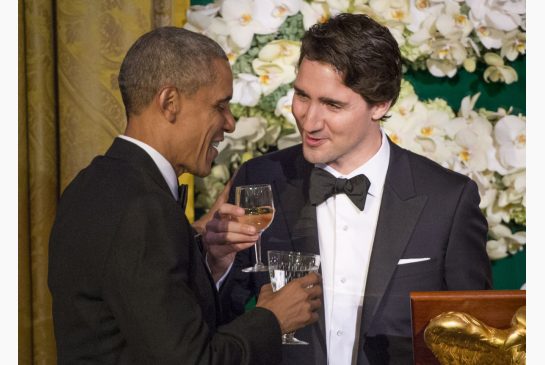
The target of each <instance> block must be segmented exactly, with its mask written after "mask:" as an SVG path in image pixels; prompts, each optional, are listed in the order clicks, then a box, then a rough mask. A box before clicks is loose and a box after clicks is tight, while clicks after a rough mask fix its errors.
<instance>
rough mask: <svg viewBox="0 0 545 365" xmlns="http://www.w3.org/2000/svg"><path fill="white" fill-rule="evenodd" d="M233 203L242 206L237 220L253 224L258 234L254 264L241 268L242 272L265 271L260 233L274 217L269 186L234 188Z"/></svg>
mask: <svg viewBox="0 0 545 365" xmlns="http://www.w3.org/2000/svg"><path fill="white" fill-rule="evenodd" d="M235 203H236V205H238V206H239V207H242V208H244V211H245V214H244V216H242V217H239V218H238V220H239V222H242V223H245V224H250V225H252V226H254V227H255V228H256V229H257V231H258V234H259V237H258V239H257V242H256V243H255V246H254V251H255V265H254V266H250V267H247V268H245V269H243V270H242V271H244V272H260V271H267V266H266V265H265V264H263V262H262V261H261V233H262V232H263V231H264V230H265V229H267V228H268V227H269V225H270V224H271V222H272V220H273V217H274V203H273V195H272V189H271V186H270V185H268V184H262V185H243V186H237V187H236V189H235Z"/></svg>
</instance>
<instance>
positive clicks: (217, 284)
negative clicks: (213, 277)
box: [204, 252, 235, 291]
mask: <svg viewBox="0 0 545 365" xmlns="http://www.w3.org/2000/svg"><path fill="white" fill-rule="evenodd" d="M204 259H205V260H204V262H205V263H206V268H207V269H208V271H209V272H210V274H212V270H210V266H208V252H207V253H206V256H205V258H204ZM234 262H235V260H233V261H232V262H231V264H230V265H229V267H228V268H227V270H225V272H224V273H223V275H222V276H221V278H219V280H218V281H217V282H216V289H217V290H218V291H219V290H220V288H221V286H222V285H223V282H224V281H225V279H226V278H227V275H229V272H230V271H231V268H232V267H233V263H234Z"/></svg>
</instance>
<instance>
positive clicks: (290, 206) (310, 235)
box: [274, 153, 327, 364]
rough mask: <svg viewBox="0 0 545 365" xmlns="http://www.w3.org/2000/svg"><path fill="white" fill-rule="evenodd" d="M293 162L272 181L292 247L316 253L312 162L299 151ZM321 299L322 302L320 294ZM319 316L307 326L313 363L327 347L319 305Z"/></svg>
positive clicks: (321, 359) (323, 357)
mask: <svg viewBox="0 0 545 365" xmlns="http://www.w3.org/2000/svg"><path fill="white" fill-rule="evenodd" d="M293 166H294V171H291V172H290V173H287V174H286V173H284V174H283V176H287V178H286V180H276V181H275V182H274V185H275V187H276V189H277V196H278V197H279V204H280V207H281V209H282V212H283V214H282V216H283V217H284V218H285V224H286V227H287V228H288V232H289V236H290V238H291V242H292V247H293V250H294V251H299V252H309V253H316V254H319V253H320V243H319V241H318V226H317V222H316V207H315V206H313V205H311V204H310V202H309V199H308V191H309V180H310V172H311V171H312V169H313V167H314V166H313V165H312V164H310V163H308V162H307V161H305V159H304V157H303V154H302V153H300V154H298V155H297V157H296V160H295V161H294V163H293ZM320 272H321V268H320ZM322 303H324V298H323V296H322ZM319 316H320V318H319V320H318V323H316V324H314V325H312V326H310V328H309V330H310V332H311V336H312V339H311V340H310V341H311V346H312V347H313V350H314V361H315V362H316V364H326V362H327V350H326V343H325V314H324V307H323V305H322V307H321V308H320V310H319ZM296 336H297V333H296Z"/></svg>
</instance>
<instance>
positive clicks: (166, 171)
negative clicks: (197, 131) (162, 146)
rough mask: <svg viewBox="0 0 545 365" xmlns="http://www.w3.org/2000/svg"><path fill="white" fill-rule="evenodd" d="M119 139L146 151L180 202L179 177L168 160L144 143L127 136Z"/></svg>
mask: <svg viewBox="0 0 545 365" xmlns="http://www.w3.org/2000/svg"><path fill="white" fill-rule="evenodd" d="M117 137H119V138H122V139H124V140H126V141H129V142H132V143H134V144H135V145H137V146H138V147H140V148H142V149H143V150H144V151H146V153H147V154H148V155H149V156H150V157H151V159H152V160H153V162H155V164H156V165H157V168H158V169H159V171H161V175H163V178H164V179H165V181H166V183H167V184H168V187H169V188H170V191H171V192H172V195H173V196H174V199H176V200H178V177H177V176H176V172H175V171H174V168H173V167H172V165H171V164H170V162H168V160H167V159H166V158H165V157H164V156H163V155H161V154H160V153H159V152H157V150H156V149H155V148H153V147H151V146H150V145H148V144H146V143H144V142H142V141H139V140H137V139H134V138H132V137H128V136H125V135H119V136H117Z"/></svg>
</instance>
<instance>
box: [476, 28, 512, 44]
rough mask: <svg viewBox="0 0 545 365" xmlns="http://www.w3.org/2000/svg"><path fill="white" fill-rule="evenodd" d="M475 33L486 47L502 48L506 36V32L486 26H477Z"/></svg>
mask: <svg viewBox="0 0 545 365" xmlns="http://www.w3.org/2000/svg"><path fill="white" fill-rule="evenodd" d="M475 33H476V34H477V37H479V40H480V41H481V43H482V44H483V46H484V47H485V48H486V49H499V48H501V46H502V43H503V39H504V38H505V32H503V31H501V30H498V29H494V28H489V27H484V26H482V27H478V28H475Z"/></svg>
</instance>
